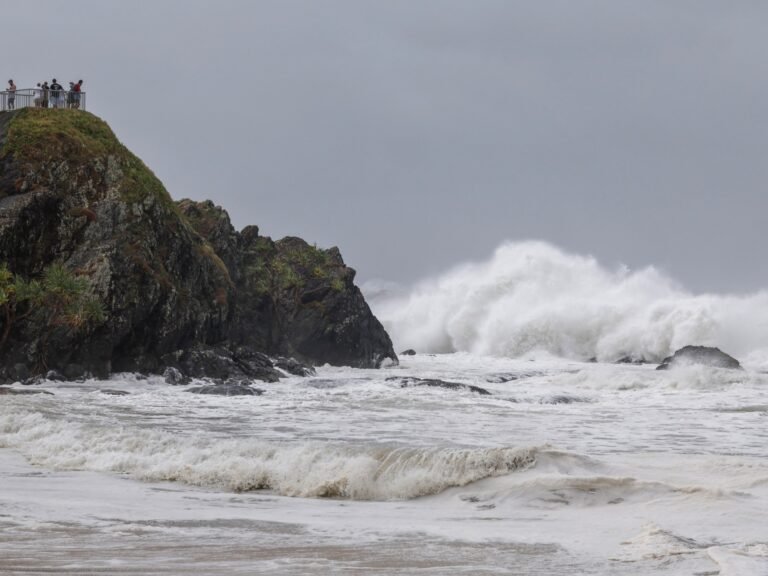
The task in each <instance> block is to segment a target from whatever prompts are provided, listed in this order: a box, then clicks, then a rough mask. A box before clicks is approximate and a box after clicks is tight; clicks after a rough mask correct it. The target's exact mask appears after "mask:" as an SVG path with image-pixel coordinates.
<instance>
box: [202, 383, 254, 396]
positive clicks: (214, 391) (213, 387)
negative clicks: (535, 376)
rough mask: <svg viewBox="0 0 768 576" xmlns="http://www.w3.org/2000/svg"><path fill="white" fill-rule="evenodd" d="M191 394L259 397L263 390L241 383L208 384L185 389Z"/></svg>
mask: <svg viewBox="0 0 768 576" xmlns="http://www.w3.org/2000/svg"><path fill="white" fill-rule="evenodd" d="M187 392H190V393H192V394H211V395H215V396H261V395H262V394H263V393H264V390H260V389H259V388H251V387H250V386H247V385H244V384H241V383H223V384H208V385H206V386H196V387H194V388H189V389H187Z"/></svg>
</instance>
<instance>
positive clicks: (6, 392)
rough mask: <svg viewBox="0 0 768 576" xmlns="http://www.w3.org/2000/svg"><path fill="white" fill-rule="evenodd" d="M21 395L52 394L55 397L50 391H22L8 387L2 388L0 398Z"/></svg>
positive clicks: (0, 388)
mask: <svg viewBox="0 0 768 576" xmlns="http://www.w3.org/2000/svg"><path fill="white" fill-rule="evenodd" d="M20 394H50V395H51V396H53V392H48V390H26V389H24V390H20V389H19V388H10V387H8V386H0V396H2V395H20Z"/></svg>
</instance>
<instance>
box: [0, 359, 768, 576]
mask: <svg viewBox="0 0 768 576" xmlns="http://www.w3.org/2000/svg"><path fill="white" fill-rule="evenodd" d="M653 368H654V367H653V366H631V365H613V364H599V363H598V364H591V363H583V362H576V361H569V360H558V359H555V358H552V357H549V356H547V355H545V354H538V355H536V356H535V357H532V358H524V359H510V358H499V357H489V356H482V355H477V354H468V353H454V354H446V355H436V356H432V355H426V354H421V355H417V356H415V357H403V358H402V363H401V366H399V367H390V368H387V369H384V370H380V371H376V370H353V369H343V368H330V367H324V368H320V369H319V371H318V375H317V376H316V377H312V378H307V379H302V378H289V379H286V380H283V381H281V382H279V383H273V384H263V383H259V384H258V385H259V387H260V388H263V389H264V390H265V393H264V395H263V396H259V397H241V398H232V397H212V396H196V395H192V394H189V393H187V392H185V389H184V387H171V386H168V385H166V384H164V383H163V382H161V381H160V380H158V379H148V380H138V379H136V377H134V376H132V375H124V376H122V377H116V378H114V379H112V380H111V381H108V382H99V381H89V382H85V383H80V384H66V385H61V384H55V383H48V384H46V385H43V388H45V389H48V390H50V391H52V392H54V395H53V396H43V395H40V396H2V397H0V476H2V478H0V484H2V486H3V490H2V491H0V534H1V535H2V538H0V572H2V571H3V570H4V571H5V573H14V572H15V571H18V572H24V571H26V573H28V572H32V573H35V571H38V572H45V571H48V572H51V571H52V572H55V573H72V574H79V573H83V572H87V573H103V574H115V573H117V574H127V573H130V574H182V573H198V574H203V573H204V574H218V573H223V572H229V571H232V572H239V573H248V574H257V573H258V574H320V573H335V574H448V573H451V574H452V573H466V574H574V573H583V574H633V575H634V574H694V573H701V574H723V575H732V574H738V575H751V574H766V573H768V528H767V526H768V523H766V522H765V518H766V517H767V516H766V515H767V514H768V458H767V457H768V431H766V430H767V428H766V423H768V392H767V390H768V375H766V374H763V373H761V372H760V371H758V370H754V369H749V370H746V371H744V372H738V371H737V372H734V371H727V370H708V369H704V368H696V367H689V368H686V369H681V370H675V371H671V372H657V371H655V370H654V369H653ZM405 376H415V377H422V378H441V379H444V380H448V381H452V382H458V383H464V384H471V385H475V386H481V387H483V388H486V389H487V390H488V391H489V392H490V393H491V394H490V395H479V394H476V393H473V392H471V391H469V390H448V389H441V388H431V387H430V388H426V387H425V388H419V387H401V382H400V380H398V379H396V378H397V377H405ZM393 378H395V379H393ZM102 389H120V390H124V391H127V392H129V393H130V394H128V395H125V396H114V395H108V394H104V393H102V392H100V390H102Z"/></svg>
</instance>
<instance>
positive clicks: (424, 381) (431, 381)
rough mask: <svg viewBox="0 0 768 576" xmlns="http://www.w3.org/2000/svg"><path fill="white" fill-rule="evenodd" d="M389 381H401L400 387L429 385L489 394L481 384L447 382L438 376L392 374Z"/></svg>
mask: <svg viewBox="0 0 768 576" xmlns="http://www.w3.org/2000/svg"><path fill="white" fill-rule="evenodd" d="M387 381H389V382H392V381H395V382H397V381H399V382H400V388H411V387H414V386H428V387H430V388H446V389H448V390H464V391H468V392H474V393H475V394H481V395H488V396H490V395H491V393H490V392H488V390H486V389H485V388H481V387H480V386H473V385H472V384H461V383H460V382H446V381H445V380H439V379H437V378H415V377H412V376H405V377H403V376H391V377H389V378H387Z"/></svg>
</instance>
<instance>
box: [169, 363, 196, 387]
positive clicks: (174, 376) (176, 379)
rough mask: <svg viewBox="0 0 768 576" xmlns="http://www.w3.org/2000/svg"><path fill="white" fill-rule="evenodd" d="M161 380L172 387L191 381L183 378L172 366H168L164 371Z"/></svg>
mask: <svg viewBox="0 0 768 576" xmlns="http://www.w3.org/2000/svg"><path fill="white" fill-rule="evenodd" d="M163 378H164V379H165V382H166V383H167V384H170V385H172V386H180V385H183V384H189V382H190V381H191V379H190V378H189V377H188V376H184V374H182V373H181V370H179V369H178V368H174V367H173V366H168V368H166V369H165V371H164V372H163Z"/></svg>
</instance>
